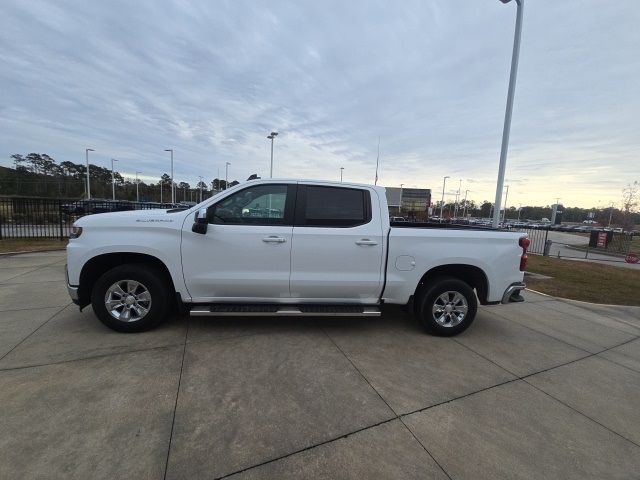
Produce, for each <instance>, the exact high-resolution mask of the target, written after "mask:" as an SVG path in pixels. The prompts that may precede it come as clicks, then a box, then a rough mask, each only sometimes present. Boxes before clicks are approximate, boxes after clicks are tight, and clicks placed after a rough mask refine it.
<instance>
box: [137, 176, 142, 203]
mask: <svg viewBox="0 0 640 480" xmlns="http://www.w3.org/2000/svg"><path fill="white" fill-rule="evenodd" d="M139 173H142V172H136V202H140V181H139V180H138V174H139Z"/></svg>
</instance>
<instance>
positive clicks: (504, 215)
mask: <svg viewBox="0 0 640 480" xmlns="http://www.w3.org/2000/svg"><path fill="white" fill-rule="evenodd" d="M505 188H506V189H507V191H506V192H505V194H504V214H503V215H502V223H504V222H505V221H506V220H507V199H508V198H509V185H507V186H506V187H505Z"/></svg>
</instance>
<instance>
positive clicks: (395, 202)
mask: <svg viewBox="0 0 640 480" xmlns="http://www.w3.org/2000/svg"><path fill="white" fill-rule="evenodd" d="M385 188H386V192H387V203H388V204H389V215H391V216H394V217H405V218H412V219H413V218H415V219H416V220H426V219H427V217H428V216H429V206H430V205H431V190H430V189H428V188H403V189H402V205H401V204H400V190H401V189H400V188H398V187H385Z"/></svg>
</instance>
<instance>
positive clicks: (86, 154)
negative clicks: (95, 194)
mask: <svg viewBox="0 0 640 480" xmlns="http://www.w3.org/2000/svg"><path fill="white" fill-rule="evenodd" d="M89 152H95V150H94V149H93V148H85V149H84V155H85V157H86V159H87V200H91V182H90V181H89Z"/></svg>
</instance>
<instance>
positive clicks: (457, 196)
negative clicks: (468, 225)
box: [453, 179, 462, 218]
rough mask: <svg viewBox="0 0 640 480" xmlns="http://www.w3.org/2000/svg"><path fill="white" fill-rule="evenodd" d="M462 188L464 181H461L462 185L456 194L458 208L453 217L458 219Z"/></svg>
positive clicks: (459, 185)
mask: <svg viewBox="0 0 640 480" xmlns="http://www.w3.org/2000/svg"><path fill="white" fill-rule="evenodd" d="M461 188H462V179H460V183H459V184H458V191H457V192H456V208H455V210H454V214H453V216H454V217H455V218H458V209H459V205H460V194H461V193H462V192H461V191H460V189H461Z"/></svg>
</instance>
